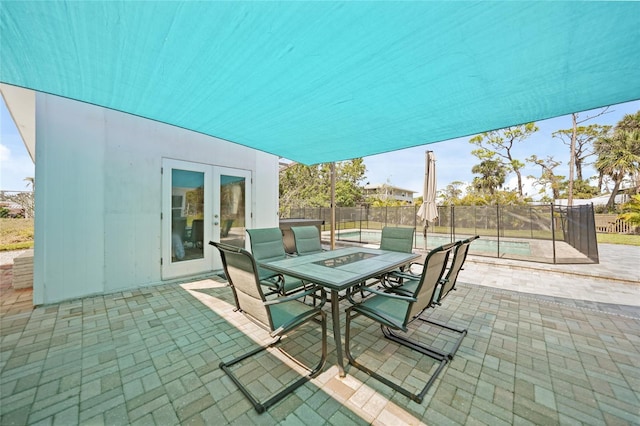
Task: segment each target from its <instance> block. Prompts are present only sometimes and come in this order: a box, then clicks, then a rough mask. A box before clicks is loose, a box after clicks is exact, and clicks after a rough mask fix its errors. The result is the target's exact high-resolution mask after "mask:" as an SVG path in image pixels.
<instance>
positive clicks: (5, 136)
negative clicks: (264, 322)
mask: <svg viewBox="0 0 640 426" xmlns="http://www.w3.org/2000/svg"><path fill="white" fill-rule="evenodd" d="M639 110H640V101H634V102H628V103H624V104H618V105H614V106H612V107H610V108H609V112H608V113H607V114H605V115H603V116H600V117H597V118H595V119H593V120H590V121H587V122H586V123H584V125H588V124H610V125H612V126H615V124H616V123H617V122H618V121H620V119H621V118H622V117H623V116H624V115H625V114H632V113H635V112H637V111H639ZM599 111H601V109H597V110H592V111H586V112H582V113H579V115H578V119H579V120H580V119H583V118H586V117H589V116H593V115H595V114H597V113H598V112H599ZM536 124H537V125H538V127H539V128H540V130H539V131H538V132H536V133H535V134H533V135H532V136H531V137H530V138H528V139H527V140H525V141H524V142H522V143H520V144H518V145H517V146H516V148H514V154H515V156H516V158H518V159H520V160H521V161H524V159H525V158H526V157H528V156H530V155H531V154H536V155H537V156H538V157H540V158H545V157H546V156H547V155H552V156H553V157H554V159H555V160H558V161H561V162H562V164H561V165H560V166H558V167H557V168H556V169H555V170H556V173H557V174H560V175H564V176H568V175H569V166H568V160H569V147H568V146H567V145H565V144H563V143H562V142H561V141H560V140H559V139H557V138H552V137H551V134H552V133H553V132H555V131H557V130H562V129H570V128H571V126H572V123H571V115H566V116H562V117H556V118H552V119H549V120H544V121H538V122H536ZM471 137H472V136H467V137H463V138H457V139H452V140H449V141H444V142H438V143H433V144H428V145H422V146H418V147H414V148H408V149H404V150H400V151H394V152H389V153H385V154H379V155H374V156H369V157H364V163H365V165H366V167H367V172H366V178H365V180H364V181H363V183H366V182H369V183H370V184H384V183H388V184H390V185H393V186H397V187H400V188H403V189H408V190H412V191H415V192H416V194H414V196H416V197H417V196H419V195H421V192H422V182H423V176H424V153H425V151H426V150H432V151H433V152H434V154H435V156H436V174H437V181H438V184H437V187H438V189H443V188H445V187H446V186H447V185H448V184H449V183H451V182H453V181H462V182H471V181H472V180H473V173H471V168H472V167H473V166H474V165H475V164H477V163H478V162H479V161H478V159H477V158H476V157H474V156H473V155H471V151H472V150H473V149H474V148H475V146H473V145H471V144H470V143H469V139H471ZM584 173H585V175H595V170H594V169H593V168H592V167H591V166H587V167H586V168H585V169H584ZM522 175H523V176H528V175H534V176H539V175H540V167H539V166H535V167H533V166H532V165H530V164H527V165H526V166H525V168H524V169H523V172H522ZM34 176H35V170H34V165H33V162H32V161H31V157H29V154H28V153H27V150H26V148H25V146H24V143H23V142H22V138H21V137H20V134H19V133H18V130H17V129H16V127H15V124H14V123H13V119H12V118H11V115H10V114H9V112H8V110H7V108H6V105H5V103H4V99H2V104H1V105H0V190H8V191H24V190H27V189H28V188H27V182H26V181H25V180H24V179H25V178H27V177H34ZM506 186H507V187H509V188H513V189H515V186H516V183H515V175H510V176H508V177H507V184H506ZM524 192H526V193H527V194H528V195H530V196H532V197H533V198H534V199H536V198H537V197H538V194H537V192H538V190H537V188H534V187H532V186H531V184H530V183H529V184H528V185H525V189H524Z"/></svg>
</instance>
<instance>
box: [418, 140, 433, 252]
mask: <svg viewBox="0 0 640 426" xmlns="http://www.w3.org/2000/svg"><path fill="white" fill-rule="evenodd" d="M436 187H437V186H436V156H435V154H434V153H433V151H427V152H426V153H425V170H424V187H423V189H422V205H421V206H420V209H419V210H418V213H417V214H418V217H419V218H420V219H422V222H423V224H424V228H423V234H424V238H425V248H427V247H426V246H427V241H426V238H427V227H428V226H429V222H433V221H434V220H436V219H437V218H438V207H437V206H436Z"/></svg>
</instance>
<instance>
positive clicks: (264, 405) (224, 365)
mask: <svg viewBox="0 0 640 426" xmlns="http://www.w3.org/2000/svg"><path fill="white" fill-rule="evenodd" d="M319 314H320V316H321V318H322V355H321V357H320V362H319V363H318V365H317V366H315V367H314V368H313V369H309V368H308V367H306V366H304V365H302V364H301V363H300V362H298V361H297V360H295V359H294V358H293V357H291V356H290V355H289V354H287V353H286V352H284V351H282V350H281V349H280V348H278V349H280V351H281V352H282V353H283V354H285V355H287V357H289V358H290V359H292V360H294V361H295V362H296V363H297V364H298V365H301V366H303V367H304V368H306V369H308V370H310V373H309V374H308V375H306V376H303V377H301V378H299V379H298V380H296V381H295V382H293V383H291V384H290V385H288V386H287V387H286V388H284V389H283V390H281V391H280V392H278V393H277V394H275V395H274V396H272V397H271V398H269V399H268V400H266V401H264V402H260V401H258V400H257V399H256V398H255V397H254V396H253V395H252V394H251V392H249V389H247V388H246V387H245V386H244V385H243V384H242V383H240V380H238V378H237V377H236V376H235V375H234V374H233V372H232V371H231V368H230V367H231V366H233V365H235V364H237V363H239V362H240V361H243V360H245V359H247V358H250V357H252V356H253V355H256V354H257V353H259V352H262V351H264V350H266V349H269V348H271V347H273V346H275V345H276V344H278V343H279V342H280V339H281V337H280V336H278V337H277V338H276V339H275V340H274V341H273V342H271V343H269V344H268V345H264V346H260V347H258V348H256V349H254V350H252V351H250V352H247V353H246V354H244V355H241V356H239V357H237V358H235V359H232V360H231V361H227V362H221V363H220V368H221V369H222V371H224V372H225V373H226V374H227V376H229V378H230V379H231V380H232V381H233V383H235V384H236V386H238V389H240V391H241V392H242V393H243V394H244V396H245V397H246V398H247V399H248V400H249V402H251V405H253V408H255V410H256V411H257V412H258V413H264V412H265V411H267V410H268V409H269V407H271V406H273V405H275V404H276V403H278V402H279V401H280V400H281V399H283V398H284V397H285V396H287V395H289V394H290V393H291V392H293V391H294V390H296V389H297V388H299V387H300V386H302V385H303V384H305V383H306V382H307V381H309V379H311V378H314V377H315V376H317V375H318V373H319V372H320V371H321V370H322V367H323V366H324V363H325V361H326V358H327V319H326V314H325V313H324V312H322V311H320V312H319Z"/></svg>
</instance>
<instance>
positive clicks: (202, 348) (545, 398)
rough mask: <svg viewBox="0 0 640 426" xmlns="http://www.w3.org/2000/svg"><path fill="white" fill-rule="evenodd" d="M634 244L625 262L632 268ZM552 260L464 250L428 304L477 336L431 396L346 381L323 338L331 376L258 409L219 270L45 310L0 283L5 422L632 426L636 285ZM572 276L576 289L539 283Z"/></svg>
mask: <svg viewBox="0 0 640 426" xmlns="http://www.w3.org/2000/svg"><path fill="white" fill-rule="evenodd" d="M631 250H632V251H631V252H626V253H627V256H626V258H625V259H623V260H622V262H623V263H624V262H627V263H629V264H630V265H631V264H633V263H634V261H633V258H634V257H635V256H636V254H638V253H637V250H636V248H631ZM614 254H615V255H616V256H617V254H616V253H612V254H611V255H614ZM602 255H604V256H605V257H606V250H605V252H603V253H602ZM635 258H636V259H637V257H635ZM609 260H610V261H613V260H614V259H609ZM618 260H619V259H618ZM616 261H617V260H616ZM544 266H545V270H543V269H539V270H535V269H533V265H530V264H526V263H523V262H513V261H512V262H503V263H500V262H498V261H493V262H491V263H484V262H483V261H481V260H478V259H477V258H475V259H470V261H469V263H468V267H466V268H465V270H464V271H462V273H461V278H460V280H461V281H462V282H463V284H459V287H458V291H457V292H454V293H453V294H452V295H450V296H449V298H448V299H447V300H446V302H445V304H444V305H443V306H442V307H440V308H438V309H437V310H435V311H433V313H432V315H433V316H434V317H437V318H440V319H445V320H447V321H450V322H452V323H453V324H456V325H459V326H463V327H468V328H469V334H468V335H467V337H466V338H465V339H464V341H463V342H462V346H461V347H460V350H459V351H458V353H457V355H456V357H455V358H454V360H453V361H452V362H451V363H450V364H449V365H448V367H447V368H446V369H445V371H444V372H443V374H441V375H440V377H439V379H438V380H437V381H436V384H435V385H434V387H433V388H432V389H431V390H430V391H429V393H428V394H427V396H426V397H425V401H424V402H423V403H422V404H416V403H415V402H412V401H409V400H408V399H407V398H405V397H403V396H402V395H398V394H396V393H395V392H393V391H392V390H390V389H389V388H387V387H386V386H384V385H382V384H381V383H379V382H377V381H376V380H374V379H372V378H369V377H367V376H366V375H365V374H363V373H361V372H359V371H358V370H356V369H354V368H350V367H347V373H348V375H347V377H346V378H344V379H340V378H338V376H337V369H336V367H335V355H334V353H333V352H332V350H333V348H332V346H331V343H332V339H331V338H329V345H330V346H329V351H330V352H329V358H328V361H327V365H326V366H325V371H324V372H323V373H322V374H321V375H320V376H318V377H317V378H316V379H314V380H312V381H311V382H309V383H308V384H306V385H305V386H303V387H302V388H301V389H299V390H298V391H297V392H296V393H295V394H293V395H291V396H289V397H288V398H286V399H285V400H284V401H282V402H281V403H279V404H278V405H276V406H275V407H273V408H271V409H270V410H269V411H268V412H267V413H265V414H262V415H258V414H257V413H256V412H255V411H254V410H253V408H252V407H251V405H250V403H249V402H248V401H247V400H246V399H245V398H244V397H243V395H242V394H241V393H240V391H238V389H237V388H236V387H235V385H234V384H233V383H232V382H231V381H230V380H229V379H228V378H227V377H226V376H225V375H224V373H223V372H222V371H221V370H220V369H219V368H218V364H219V362H220V360H221V359H229V358H231V357H232V356H233V355H236V354H238V353H239V352H241V351H242V350H243V349H244V348H246V347H247V346H249V345H253V344H255V343H253V342H252V340H255V341H260V342H265V341H268V340H269V337H268V335H267V333H266V332H264V331H262V330H261V329H260V328H259V327H257V326H256V325H254V324H253V323H252V322H250V321H248V320H247V319H246V318H245V317H244V316H243V315H242V314H239V313H237V312H233V307H232V303H233V298H232V295H231V291H230V289H229V288H228V287H226V286H225V283H224V282H223V281H222V280H221V279H219V278H218V277H215V276H214V277H210V278H208V279H204V280H200V281H195V282H186V283H182V284H170V285H163V286H158V287H150V288H146V289H143V290H140V291H134V292H121V293H114V294H109V295H105V296H96V297H88V298H84V299H80V300H73V301H69V302H64V303H59V304H54V305H47V306H42V307H38V308H36V309H33V307H32V305H31V291H30V290H13V289H11V288H6V285H5V280H3V288H2V297H1V303H2V306H1V307H2V312H1V319H2V326H1V331H0V336H1V339H2V340H1V352H0V368H1V373H0V409H1V417H0V424H3V425H4V424H35V423H42V424H65V425H66V424H75V423H83V424H110V425H114V424H180V423H187V422H189V423H196V424H198V423H200V424H221V423H235V424H254V423H259V424H275V423H285V424H341V425H342V424H370V423H375V424H389V425H397V424H416V423H421V422H422V423H427V424H443V423H448V424H451V423H453V424H467V423H480V424H483V423H486V424H514V423H518V424H526V423H529V424H576V423H584V424H637V422H638V418H639V415H640V412H639V409H638V407H639V406H640V337H639V336H638V332H637V331H638V330H639V329H640V296H638V288H639V284H638V280H637V279H636V278H635V276H631V275H629V274H630V272H629V270H627V273H626V275H624V272H623V273H622V274H620V275H619V276H617V277H612V278H611V279H603V278H602V276H600V277H599V278H598V277H596V278H594V277H590V278H588V277H586V276H585V277H579V276H576V275H575V274H574V272H573V271H571V270H570V269H567V270H562V268H556V269H553V270H549V269H550V268H549V265H544ZM609 268H610V267H608V266H605V265H600V266H598V265H595V266H594V271H603V272H604V273H607V270H608V269H609ZM583 269H584V266H583ZM488 271H491V273H490V274H489V273H488ZM594 274H595V273H594ZM594 274H591V275H594ZM586 275H589V272H588V271H587V272H586ZM626 278H628V279H626ZM479 284H483V285H479ZM569 286H570V288H572V289H573V292H574V294H573V297H575V298H574V299H569V298H566V296H568V295H570V294H569V293H570V292H569V293H567V295H566V296H565V297H560V296H559V295H554V294H553V293H552V292H548V291H546V290H545V288H546V289H554V288H556V289H558V288H560V289H561V288H563V287H569ZM499 287H502V288H499ZM508 288H510V289H508ZM514 289H517V290H519V291H520V292H516V291H513V290H514ZM537 289H540V293H543V294H534V292H535V291H536V290H537ZM580 292H582V294H581V293H580ZM549 293H551V294H549ZM617 294H621V295H622V298H621V300H620V301H616V300H615V299H611V298H610V297H616V295H617ZM621 303H622V304H621ZM624 303H626V304H627V305H624ZM345 307H346V305H345ZM327 309H328V307H327ZM357 323H358V325H359V326H361V330H360V331H361V332H360V333H358V334H356V336H355V337H354V338H355V339H357V343H358V351H360V350H361V349H363V348H364V347H365V346H370V347H375V351H377V352H378V353H379V354H381V356H382V357H384V359H385V360H386V361H385V362H384V363H381V367H380V368H381V369H384V370H385V371H386V372H388V373H392V374H393V375H394V377H396V379H397V380H398V381H404V383H405V384H406V385H407V386H413V384H412V377H413V376H414V375H419V374H421V373H420V372H419V371H418V370H419V368H425V362H424V360H422V359H421V358H419V357H416V356H415V354H412V353H410V351H407V350H405V349H400V348H398V346H397V345H396V344H394V343H391V342H387V341H385V340H381V339H378V338H377V336H380V331H379V329H378V328H377V327H376V326H375V325H373V323H371V322H368V321H366V320H363V319H360V318H359V319H358V320H357ZM309 328H314V329H313V330H310V329H309ZM309 328H308V329H306V330H304V331H303V332H309V331H310V332H311V333H310V334H311V336H310V338H309V342H310V347H307V348H302V347H296V346H291V345H289V346H287V349H289V350H291V351H293V352H297V353H302V352H304V351H305V350H309V351H311V352H313V350H314V347H313V346H312V345H318V344H319V339H318V338H317V336H318V333H316V331H317V327H312V326H309ZM314 333H315V334H314ZM416 333H421V334H422V335H423V337H425V338H426V337H428V336H427V334H426V333H428V330H426V329H422V328H421V329H418V330H417V331H416ZM371 336H375V338H373V339H372V338H371ZM292 341H293V339H292ZM294 343H295V342H294ZM369 353H370V354H371V353H372V352H369ZM275 354H276V353H270V354H267V355H265V356H264V357H263V358H261V362H260V363H261V364H262V368H264V369H265V371H266V372H263V371H262V370H261V368H255V367H258V366H257V364H255V363H254V364H253V365H251V366H250V367H247V368H246V371H245V374H246V376H245V379H247V378H248V379H249V380H255V382H256V389H263V390H264V391H265V392H268V389H270V386H271V383H272V382H271V381H272V380H277V379H276V377H279V376H278V374H279V371H281V370H279V369H278V367H277V365H279V364H281V363H282V362H283V361H282V360H279V359H277V358H276V356H275ZM374 362H375V360H374ZM243 368H244V367H243ZM291 368H294V367H293V366H287V367H286V368H284V369H283V370H284V371H289V370H290V369H291ZM426 368H428V365H426ZM269 373H273V375H272V374H269Z"/></svg>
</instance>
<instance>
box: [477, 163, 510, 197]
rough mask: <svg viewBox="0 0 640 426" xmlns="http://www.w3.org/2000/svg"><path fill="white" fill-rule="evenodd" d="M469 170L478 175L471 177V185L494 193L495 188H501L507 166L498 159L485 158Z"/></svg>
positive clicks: (481, 190)
mask: <svg viewBox="0 0 640 426" xmlns="http://www.w3.org/2000/svg"><path fill="white" fill-rule="evenodd" d="M471 172H473V173H475V174H479V175H480V177H475V178H473V187H474V188H475V189H476V190H478V191H480V192H485V193H489V194H492V195H493V194H494V193H495V192H496V189H498V188H502V185H504V182H505V180H506V178H507V168H506V167H505V166H504V165H503V164H502V163H501V162H500V161H498V160H492V159H486V160H483V161H482V162H481V163H480V164H476V165H475V166H473V168H472V169H471Z"/></svg>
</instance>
